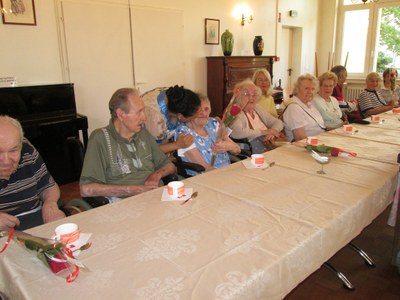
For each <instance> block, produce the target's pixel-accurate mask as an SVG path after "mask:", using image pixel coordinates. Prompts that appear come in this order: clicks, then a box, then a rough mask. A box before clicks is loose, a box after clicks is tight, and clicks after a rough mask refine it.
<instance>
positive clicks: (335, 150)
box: [306, 144, 357, 156]
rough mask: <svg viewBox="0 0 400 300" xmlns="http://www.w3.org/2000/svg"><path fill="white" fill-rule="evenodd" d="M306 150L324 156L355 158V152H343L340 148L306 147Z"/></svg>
mask: <svg viewBox="0 0 400 300" xmlns="http://www.w3.org/2000/svg"><path fill="white" fill-rule="evenodd" d="M306 149H307V150H309V151H315V152H318V153H325V154H330V155H331V156H357V153H355V152H350V151H345V150H343V149H340V148H336V147H331V146H327V145H324V144H322V145H318V146H316V145H307V146H306Z"/></svg>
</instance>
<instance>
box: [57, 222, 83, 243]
mask: <svg viewBox="0 0 400 300" xmlns="http://www.w3.org/2000/svg"><path fill="white" fill-rule="evenodd" d="M55 233H56V234H55V236H54V238H55V239H56V240H57V241H59V242H61V243H63V244H70V243H73V242H75V241H76V240H77V239H79V236H80V233H79V227H78V225H77V224H74V223H65V224H62V225H60V226H57V227H56V229H55Z"/></svg>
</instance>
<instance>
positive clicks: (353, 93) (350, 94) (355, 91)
mask: <svg viewBox="0 0 400 300" xmlns="http://www.w3.org/2000/svg"><path fill="white" fill-rule="evenodd" d="M364 89H365V87H362V86H347V88H346V93H345V94H346V97H345V99H346V100H347V101H349V100H354V99H358V96H359V95H360V94H361V92H362V91H363V90H364Z"/></svg>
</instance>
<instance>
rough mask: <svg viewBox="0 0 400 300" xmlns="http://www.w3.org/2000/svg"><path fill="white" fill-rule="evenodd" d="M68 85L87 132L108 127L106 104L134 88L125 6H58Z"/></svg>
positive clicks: (64, 3) (88, 4)
mask: <svg viewBox="0 0 400 300" xmlns="http://www.w3.org/2000/svg"><path fill="white" fill-rule="evenodd" d="M61 8H62V19H63V21H64V35H65V37H64V38H65V41H64V47H65V53H66V56H67V57H66V59H67V68H68V73H69V81H70V82H72V83H74V84H75V98H76V102H77V110H78V112H79V113H81V114H83V115H86V116H87V117H88V120H89V131H92V130H93V129H95V128H98V127H102V126H104V125H107V124H108V120H109V118H110V112H109V110H108V101H109V100H110V98H111V95H112V93H113V92H114V91H115V90H117V89H118V88H121V87H128V86H133V72H132V51H131V37H130V24H129V9H128V7H127V6H122V5H117V4H109V3H107V4H106V3H104V4H102V3H96V2H90V3H87V2H86V3H85V2H68V1H62V2H61Z"/></svg>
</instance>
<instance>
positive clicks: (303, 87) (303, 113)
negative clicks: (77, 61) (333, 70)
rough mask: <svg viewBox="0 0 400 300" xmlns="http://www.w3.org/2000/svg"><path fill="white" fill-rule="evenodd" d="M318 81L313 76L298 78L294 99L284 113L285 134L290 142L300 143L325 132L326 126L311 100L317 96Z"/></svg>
mask: <svg viewBox="0 0 400 300" xmlns="http://www.w3.org/2000/svg"><path fill="white" fill-rule="evenodd" d="M315 86H316V79H315V77H314V76H313V75H311V74H305V75H301V76H300V77H299V78H297V80H296V82H295V84H294V88H293V98H292V101H291V102H289V103H288V104H287V106H286V108H285V110H284V111H283V122H284V124H285V133H286V136H287V138H288V140H289V141H293V140H294V141H298V140H302V139H305V138H307V137H309V136H315V135H318V134H320V133H321V132H324V131H325V130H326V126H325V123H324V119H323V118H322V116H321V114H320V112H319V111H318V109H317V108H316V107H315V106H314V105H313V104H312V102H311V100H312V99H313V98H314V95H315Z"/></svg>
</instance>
